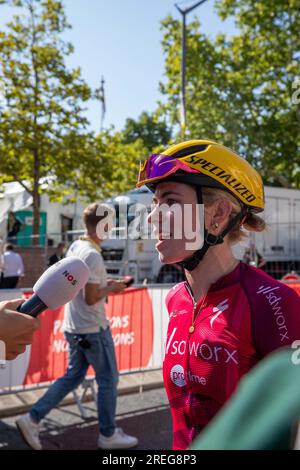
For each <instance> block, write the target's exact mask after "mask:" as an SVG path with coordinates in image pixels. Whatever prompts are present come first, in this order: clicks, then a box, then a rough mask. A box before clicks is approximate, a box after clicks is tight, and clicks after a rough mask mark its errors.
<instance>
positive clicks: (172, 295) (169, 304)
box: [165, 282, 184, 314]
mask: <svg viewBox="0 0 300 470" xmlns="http://www.w3.org/2000/svg"><path fill="white" fill-rule="evenodd" d="M183 287H184V282H180V283H179V284H176V286H174V287H172V289H170V290H169V292H168V293H167V296H166V300H165V303H166V307H167V310H168V312H169V314H170V313H171V311H172V308H173V307H172V306H173V304H174V301H175V298H176V296H175V294H176V293H177V292H178V291H179V290H180V289H182V288H183Z"/></svg>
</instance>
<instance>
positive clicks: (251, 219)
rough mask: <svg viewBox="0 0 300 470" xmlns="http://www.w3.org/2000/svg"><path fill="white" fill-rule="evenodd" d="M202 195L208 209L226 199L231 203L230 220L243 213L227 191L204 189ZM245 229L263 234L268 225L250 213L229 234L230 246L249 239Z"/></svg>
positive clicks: (237, 202)
mask: <svg viewBox="0 0 300 470" xmlns="http://www.w3.org/2000/svg"><path fill="white" fill-rule="evenodd" d="M202 194H203V202H204V204H205V205H207V206H208V207H209V206H211V205H212V204H213V203H214V202H215V201H217V200H218V199H223V198H225V199H227V200H228V201H230V202H231V207H232V211H231V214H230V219H232V218H233V217H234V216H235V215H237V214H238V213H239V212H241V208H242V206H241V204H240V203H239V201H238V200H237V199H236V198H235V197H234V196H233V195H232V194H230V193H229V192H227V191H223V190H222V189H218V188H207V187H204V188H203V189H202ZM243 228H244V229H245V230H248V231H249V232H262V231H263V230H265V229H266V223H265V221H264V220H263V219H262V218H261V217H259V216H258V215H256V214H254V213H253V212H248V214H247V216H246V218H245V219H244V221H241V222H240V223H239V224H237V225H236V226H235V227H234V228H233V229H232V230H231V231H230V232H229V233H228V235H227V237H228V241H229V243H230V244H234V243H237V242H239V241H241V240H243V239H244V238H246V237H247V234H246V233H245V231H244V230H243Z"/></svg>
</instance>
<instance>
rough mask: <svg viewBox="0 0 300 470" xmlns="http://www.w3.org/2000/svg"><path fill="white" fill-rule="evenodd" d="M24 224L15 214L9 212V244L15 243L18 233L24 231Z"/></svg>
mask: <svg viewBox="0 0 300 470" xmlns="http://www.w3.org/2000/svg"><path fill="white" fill-rule="evenodd" d="M22 227H23V223H22V222H21V220H20V219H18V217H16V215H15V214H14V212H13V211H9V213H8V219H7V243H15V242H16V239H17V238H16V237H17V235H18V233H19V232H20V231H21V230H22Z"/></svg>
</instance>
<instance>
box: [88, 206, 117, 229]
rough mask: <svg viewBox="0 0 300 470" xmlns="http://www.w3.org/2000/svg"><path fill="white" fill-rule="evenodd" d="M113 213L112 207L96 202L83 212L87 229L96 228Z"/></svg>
mask: <svg viewBox="0 0 300 470" xmlns="http://www.w3.org/2000/svg"><path fill="white" fill-rule="evenodd" d="M112 213H113V209H112V208H111V206H109V205H108V204H105V203H97V202H94V203H92V204H89V205H88V206H87V207H86V208H85V209H84V211H83V222H84V225H85V226H86V227H90V228H95V227H97V225H98V223H99V222H101V221H102V220H103V219H105V218H106V217H108V216H109V215H111V214H112Z"/></svg>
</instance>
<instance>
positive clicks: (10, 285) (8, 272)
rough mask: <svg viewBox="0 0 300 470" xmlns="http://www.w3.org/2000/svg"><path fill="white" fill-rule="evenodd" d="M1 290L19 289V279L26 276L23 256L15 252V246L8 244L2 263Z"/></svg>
mask: <svg viewBox="0 0 300 470" xmlns="http://www.w3.org/2000/svg"><path fill="white" fill-rule="evenodd" d="M2 269H3V272H2V281H1V284H0V288H1V289H14V288H15V287H17V284H18V281H19V278H20V277H21V276H24V265H23V260H22V257H21V255H19V253H16V252H15V251H14V246H13V245H12V244H11V243H7V244H6V245H5V247H4V253H3V262H2Z"/></svg>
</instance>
